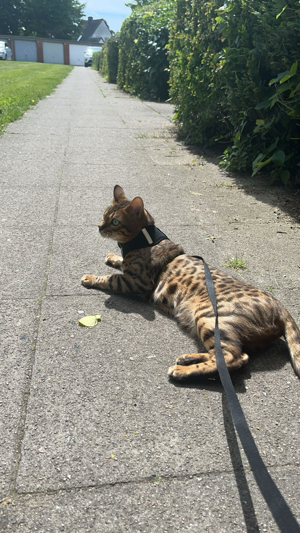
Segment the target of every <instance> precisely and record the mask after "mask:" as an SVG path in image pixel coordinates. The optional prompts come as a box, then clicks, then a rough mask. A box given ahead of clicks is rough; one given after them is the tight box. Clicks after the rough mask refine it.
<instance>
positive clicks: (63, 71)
mask: <svg viewBox="0 0 300 533" xmlns="http://www.w3.org/2000/svg"><path fill="white" fill-rule="evenodd" d="M72 68H73V67H71V66H69V65H52V64H48V63H29V62H25V61H1V62H0V132H1V131H3V130H4V128H5V126H6V124H8V123H9V122H12V121H13V120H16V119H17V118H20V117H21V116H22V115H23V114H24V112H25V111H26V110H27V109H29V108H30V107H32V106H33V105H35V104H36V103H37V102H38V100H40V99H41V98H45V96H47V95H48V94H50V93H51V92H52V91H53V90H54V89H55V87H56V86H57V85H58V84H59V83H61V81H62V80H63V79H64V78H65V77H66V76H67V74H69V72H70V71H71V70H72Z"/></svg>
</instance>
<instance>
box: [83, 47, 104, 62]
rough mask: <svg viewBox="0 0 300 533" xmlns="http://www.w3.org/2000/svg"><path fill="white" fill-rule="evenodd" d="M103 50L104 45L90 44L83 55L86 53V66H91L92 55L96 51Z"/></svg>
mask: <svg viewBox="0 0 300 533" xmlns="http://www.w3.org/2000/svg"><path fill="white" fill-rule="evenodd" d="M100 50H102V46H89V47H88V48H86V49H85V51H84V53H83V55H84V66H85V67H90V66H91V64H92V57H93V53H94V52H100Z"/></svg>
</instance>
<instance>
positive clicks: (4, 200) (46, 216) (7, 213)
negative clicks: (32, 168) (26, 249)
mask: <svg viewBox="0 0 300 533" xmlns="http://www.w3.org/2000/svg"><path fill="white" fill-rule="evenodd" d="M0 195H1V204H0V228H3V227H4V228H7V227H8V226H11V227H20V226H21V227H23V226H24V225H25V226H36V225H41V226H44V225H46V226H49V225H51V224H52V223H53V220H54V214H55V205H56V198H57V190H56V188H53V187H52V188H43V189H39V190H36V189H35V188H32V187H31V188H30V187H29V188H28V187H24V184H23V186H22V187H18V188H16V187H14V188H11V187H10V188H3V187H2V186H1V185H0Z"/></svg>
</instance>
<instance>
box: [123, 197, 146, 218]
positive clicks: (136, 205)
mask: <svg viewBox="0 0 300 533" xmlns="http://www.w3.org/2000/svg"><path fill="white" fill-rule="evenodd" d="M126 211H127V212H128V213H130V214H133V215H135V216H137V217H139V216H141V214H142V213H144V202H143V200H142V198H140V197H139V196H136V197H135V198H134V199H133V200H132V202H131V203H130V205H129V206H128V207H127V208H126Z"/></svg>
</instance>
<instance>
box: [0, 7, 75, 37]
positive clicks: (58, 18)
mask: <svg viewBox="0 0 300 533" xmlns="http://www.w3.org/2000/svg"><path fill="white" fill-rule="evenodd" d="M1 4H3V6H2V5H1ZM83 9H84V4H80V3H79V1H78V0H51V2H49V1H48V0H7V1H5V0H0V11H1V21H0V32H1V33H3V34H7V35H9V34H15V35H28V36H31V35H32V36H35V37H48V38H49V39H76V38H77V37H78V35H79V34H80V30H81V26H82V25H83ZM3 13H4V16H3Z"/></svg>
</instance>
